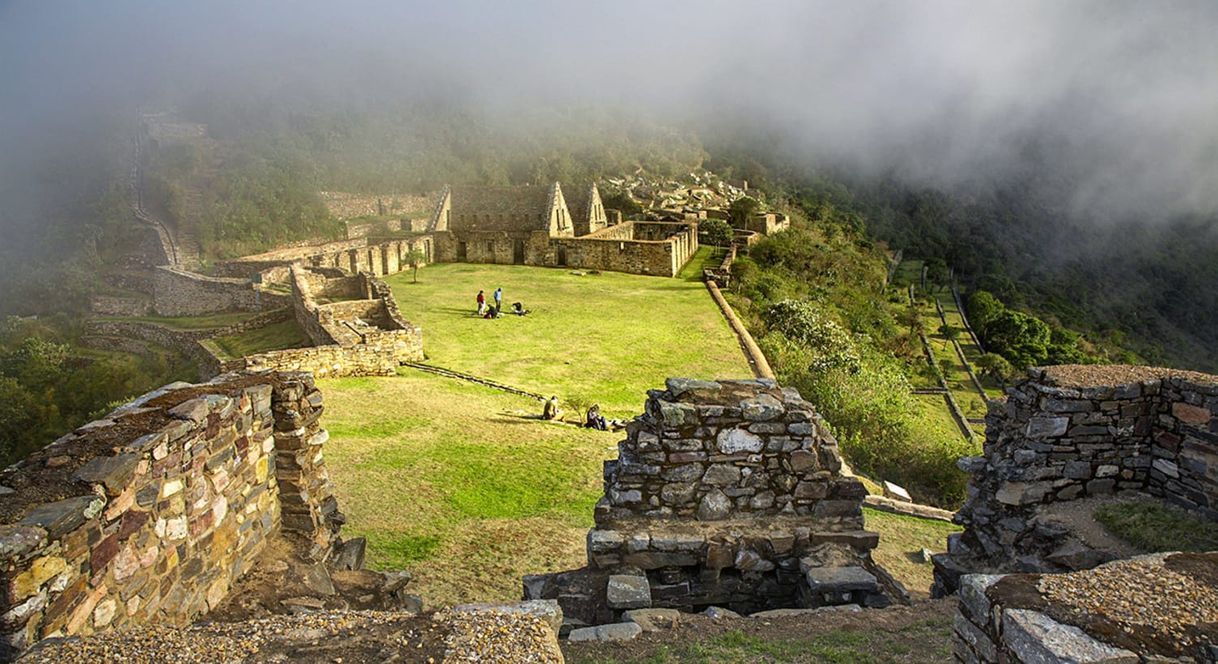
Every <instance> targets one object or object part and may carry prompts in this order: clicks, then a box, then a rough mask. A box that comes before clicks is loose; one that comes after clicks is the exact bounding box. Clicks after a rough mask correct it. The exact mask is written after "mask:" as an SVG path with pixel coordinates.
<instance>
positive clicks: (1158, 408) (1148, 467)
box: [935, 366, 1218, 593]
mask: <svg viewBox="0 0 1218 664" xmlns="http://www.w3.org/2000/svg"><path fill="white" fill-rule="evenodd" d="M986 425H987V436H986V443H985V455H984V456H981V457H969V458H966V459H963V460H961V467H962V468H964V469H965V470H967V471H968V472H970V473H972V478H971V479H970V482H969V489H968V495H969V498H968V500H967V502H966V503H965V505H964V507H963V508H961V510H960V512H959V514H958V516H957V521H958V522H959V523H961V524H963V525H964V526H965V530H964V532H963V533H962V534H961V535H959V536H955V537H952V538H950V539H949V541H948V553H947V554H941V555H939V556H936V557H935V573H936V591H937V592H940V593H950V592H952V591H954V590H955V587H956V579H957V578H958V577H959V576H960V575H961V574H963V573H966V572H968V571H1042V570H1043V571H1054V570H1063V569H1079V568H1086V567H1091V566H1094V565H1095V564H1097V563H1099V562H1103V560H1104V558H1105V556H1104V554H1103V552H1094V551H1088V550H1087V549H1085V548H1084V547H1082V545H1081V543H1080V542H1079V541H1077V540H1075V539H1074V538H1073V537H1071V536H1070V535H1069V533H1068V532H1066V531H1064V530H1063V529H1061V528H1055V527H1052V526H1051V525H1049V524H1046V523H1043V522H1042V521H1041V520H1040V519H1038V518H1037V516H1038V514H1039V513H1040V511H1041V510H1042V509H1043V508H1045V507H1047V506H1049V505H1052V504H1057V503H1068V502H1070V501H1074V500H1077V499H1080V498H1085V497H1103V496H1111V495H1113V494H1121V493H1124V494H1139V495H1141V494H1144V495H1149V496H1153V497H1158V498H1160V499H1162V500H1165V501H1167V502H1169V503H1172V504H1175V505H1178V506H1180V507H1183V508H1186V509H1188V510H1191V511H1193V512H1194V513H1196V514H1198V515H1200V516H1202V517H1205V518H1208V519H1214V520H1218V376H1210V375H1206V374H1200V373H1196V372H1189V371H1177V370H1172V369H1155V368H1149V367H1131V366H1102V367H1101V366H1060V367H1047V368H1043V369H1034V370H1032V371H1031V372H1030V373H1029V378H1028V379H1027V380H1025V381H1023V382H1022V383H1019V384H1018V385H1015V386H1013V387H1012V388H1009V389H1008V390H1007V399H1006V401H1005V402H991V407H990V413H989V416H988V417H987V422H986Z"/></svg>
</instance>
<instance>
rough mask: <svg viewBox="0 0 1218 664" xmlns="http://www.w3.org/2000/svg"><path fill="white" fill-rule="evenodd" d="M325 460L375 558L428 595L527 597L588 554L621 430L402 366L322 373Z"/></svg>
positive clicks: (432, 598)
mask: <svg viewBox="0 0 1218 664" xmlns="http://www.w3.org/2000/svg"><path fill="white" fill-rule="evenodd" d="M319 385H320V387H321V389H322V390H323V392H324V393H325V397H326V413H325V416H324V420H323V424H324V425H325V427H326V428H327V429H329V431H330V441H329V442H328V443H326V449H325V453H326V464H327V467H328V469H329V472H330V477H331V479H332V480H333V482H334V485H335V489H336V491H337V493H338V499H339V505H340V508H341V509H342V511H343V512H344V513H345V514H346V515H347V525H346V526H344V527H343V534H344V535H345V536H347V537H353V536H364V537H367V538H368V545H369V546H368V555H369V564H370V566H372V567H375V568H379V569H406V570H409V571H410V572H411V573H412V574H413V575H414V581H412V582H411V583H412V585H411V587H412V589H413V590H412V592H414V593H416V594H419V595H421V596H422V597H423V598H424V599H425V600H426V601H427V602H428V603H429V604H431V605H436V604H451V603H456V602H468V601H489V600H518V599H519V598H520V592H521V591H520V577H521V576H522V575H524V574H528V573H534V572H546V571H558V570H562V569H572V568H575V567H579V566H581V565H582V564H583V563H584V561H585V559H586V558H585V554H584V537H585V535H586V534H587V529H588V528H589V527H591V525H592V508H593V506H594V505H595V504H596V501H597V500H598V499H599V498H600V495H601V492H602V489H603V485H602V478H601V462H602V461H603V460H604V459H607V458H614V457H616V443H617V440H618V439H620V438H621V437H622V435H621V434H620V433H610V432H601V431H595V430H589V429H582V428H579V427H576V426H573V425H567V424H559V423H554V422H545V421H542V420H539V419H536V414H537V411H538V402H536V401H534V400H532V399H528V398H525V397H519V396H516V395H512V394H508V393H504V392H500V391H497V390H493V389H490V388H487V387H482V386H480V385H475V384H471V383H465V382H462V381H458V380H454V379H450V378H443V377H439V376H434V375H431V374H426V373H423V372H421V371H416V370H413V369H405V368H404V369H402V370H401V374H400V375H399V376H398V377H396V378H339V379H330V380H324V381H320V382H319Z"/></svg>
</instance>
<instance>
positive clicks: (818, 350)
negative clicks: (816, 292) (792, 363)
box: [763, 300, 859, 372]
mask: <svg viewBox="0 0 1218 664" xmlns="http://www.w3.org/2000/svg"><path fill="white" fill-rule="evenodd" d="M763 318H764V319H765V322H766V325H768V326H769V328H770V329H771V330H774V331H776V332H780V333H782V334H783V335H784V337H785V338H787V339H789V340H791V341H793V342H796V343H797V344H800V345H802V347H803V348H804V349H806V350H808V351H810V352H811V357H810V358H809V362H808V364H807V366H808V368H809V369H811V370H813V371H823V370H826V369H845V370H846V371H849V372H856V371H858V370H859V354H858V351H857V350H856V349H855V347H854V341H853V340H852V339H851V338H850V335H849V334H847V333H846V331H845V330H844V329H842V327H841V326H840V325H838V324H837V323H835V322H834V321H832V320H830V319H829V318H827V317H825V316H824V315H822V314H821V313H820V312H819V311H817V309H816V307H815V306H813V305H812V303H811V302H807V301H803V300H783V301H781V302H779V303H777V304H774V305H772V306H771V307H770V308H769V309H766V311H765V313H764V314H763Z"/></svg>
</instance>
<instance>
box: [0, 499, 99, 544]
mask: <svg viewBox="0 0 1218 664" xmlns="http://www.w3.org/2000/svg"><path fill="white" fill-rule="evenodd" d="M105 504H106V501H105V500H104V499H102V498H100V497H98V496H93V495H89V496H78V497H76V498H67V499H64V500H60V501H57V502H54V503H46V504H43V505H39V506H37V507H35V508H34V509H33V510H31V511H30V513H29V514H27V515H26V517H25V518H24V519H22V520H21V522H20V524H19V525H22V526H37V527H39V528H42V529H43V530H45V531H46V532H47V535H48V537H49V538H50V539H59V538H60V537H62V536H63V535H65V534H66V533H69V532H71V531H73V530H76V529H77V528H79V527H80V526H81V525H83V524H84V523H85V521H88V520H89V519H92V518H94V517H96V516H97V515H98V514H100V513H101V510H102V507H104V506H105Z"/></svg>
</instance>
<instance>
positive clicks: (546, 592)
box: [525, 378, 903, 627]
mask: <svg viewBox="0 0 1218 664" xmlns="http://www.w3.org/2000/svg"><path fill="white" fill-rule="evenodd" d="M841 468H842V462H841V457H840V453H839V450H838V447H837V442H836V441H835V440H834V439H833V436H832V435H830V433H829V432H828V430H827V429H826V427H825V423H824V421H823V420H822V419H821V418H820V416H818V415H817V414H816V411H815V410H814V408H813V407H812V405H811V404H810V403H808V402H806V401H804V400H803V399H802V398H801V397H800V396H799V394H798V392H796V391H795V390H793V389H782V388H779V387H778V386H777V385H776V384H775V383H774V382H773V381H770V380H764V379H759V380H734V381H719V382H711V381H697V380H688V379H677V378H673V379H669V380H668V382H667V389H666V390H662V391H660V390H653V391H651V392H649V398H648V400H647V404H646V409H645V412H644V414H643V415H641V416H640V417H638V418H636V419H635V420H634V421H632V422H631V423H630V424H629V425H628V427H627V438H626V440H624V441H622V442H621V443H620V444H619V457H618V459H617V460H615V461H609V462H606V464H605V495H604V497H603V498H602V499H601V501H600V502H599V503H598V504H597V506H596V512H595V518H596V527H595V528H594V529H593V530H592V531H591V532H589V534H588V567H586V568H584V569H581V570H577V571H574V572H566V573H561V574H555V575H542V576H532V577H526V578H525V594H526V599H539V598H554V599H558V601H559V603H560V604H562V605H563V611H564V614H565V615H566V616H567V622H568V626H569V627H580V626H583V625H597V624H602V623H610V622H614V621H615V620H616V619H618V618H620V617H621V612H622V611H626V610H632V609H640V608H648V607H667V608H676V609H682V610H686V611H690V610H698V609H701V608H704V607H708V606H712V605H717V606H722V607H729V608H731V609H732V610H735V611H739V612H742V613H752V612H756V611H761V610H766V609H775V608H785V607H819V606H828V605H838V604H865V605H868V606H884V605H887V604H889V603H890V602H891V600H892V598H894V597H903V590H902V589H900V588H899V586H898V585H897V584H896V583H895V581H893V580H892V579H891V577H889V576H888V574H887V573H886V572H884V571H883V570H882V569H881V568H879V567H878V566H877V565H875V563H874V562H872V560H871V557H870V551H871V549H873V548H874V547H875V546H876V544H877V543H878V541H879V536H878V535H877V534H876V533H872V532H867V531H866V530H863V515H862V509H861V506H862V500H863V496H864V494H865V490H864V488H863V486H862V484H861V483H860V482H859V480H858V479H857V478H854V477H847V476H844V475H842V473H841Z"/></svg>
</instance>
